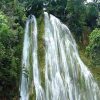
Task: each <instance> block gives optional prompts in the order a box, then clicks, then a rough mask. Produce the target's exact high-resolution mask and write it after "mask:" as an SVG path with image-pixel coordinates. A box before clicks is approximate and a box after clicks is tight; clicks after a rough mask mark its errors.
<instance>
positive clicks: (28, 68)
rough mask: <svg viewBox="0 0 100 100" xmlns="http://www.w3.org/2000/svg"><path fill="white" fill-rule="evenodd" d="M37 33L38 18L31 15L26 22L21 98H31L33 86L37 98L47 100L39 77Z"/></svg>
mask: <svg viewBox="0 0 100 100" xmlns="http://www.w3.org/2000/svg"><path fill="white" fill-rule="evenodd" d="M37 35H38V33H37V22H36V18H35V16H33V15H30V16H29V18H28V20H27V22H26V30H25V36H24V44H23V57H22V79H21V87H20V96H21V100H29V95H30V92H33V89H32V88H33V87H35V91H36V100H45V99H44V98H45V96H44V91H43V89H42V87H41V82H40V77H39V68H38V67H39V65H38V56H37V49H38V46H37Z"/></svg>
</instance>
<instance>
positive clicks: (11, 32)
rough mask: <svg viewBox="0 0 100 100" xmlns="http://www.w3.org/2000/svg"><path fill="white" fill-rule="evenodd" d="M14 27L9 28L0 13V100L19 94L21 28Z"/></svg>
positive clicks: (10, 99) (5, 18) (2, 14)
mask: <svg viewBox="0 0 100 100" xmlns="http://www.w3.org/2000/svg"><path fill="white" fill-rule="evenodd" d="M16 25H17V24H16ZM16 27H18V28H16V30H15V29H13V28H11V27H10V25H9V22H8V17H7V16H6V15H4V13H3V12H0V99H2V100H12V99H13V97H14V96H16V95H18V92H19V91H18V87H19V77H20V58H21V50H22V46H21V44H20V43H21V42H22V38H20V36H21V35H22V28H21V27H20V26H19V25H17V26H16ZM21 37H22V36H21ZM15 91H16V92H15Z"/></svg>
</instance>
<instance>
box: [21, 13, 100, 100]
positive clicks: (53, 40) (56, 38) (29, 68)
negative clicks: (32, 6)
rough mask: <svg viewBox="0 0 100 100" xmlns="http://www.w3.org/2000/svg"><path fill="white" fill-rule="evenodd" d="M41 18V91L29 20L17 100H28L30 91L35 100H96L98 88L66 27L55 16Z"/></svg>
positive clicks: (34, 27)
mask: <svg viewBox="0 0 100 100" xmlns="http://www.w3.org/2000/svg"><path fill="white" fill-rule="evenodd" d="M44 15H45V34H44V41H45V55H44V56H45V89H43V88H42V86H41V81H40V74H39V64H38V54H37V50H38V46H37V35H38V33H37V22H36V18H35V17H34V16H31V18H28V20H27V23H26V30H25V36H24V44H23V45H24V46H23V58H22V81H21V88H20V95H21V99H20V100H29V95H30V91H31V93H33V92H34V91H33V87H35V93H36V100H100V91H99V88H98V85H97V84H96V82H95V81H94V79H93V76H92V74H91V73H90V71H89V70H88V68H87V67H86V66H85V65H84V63H83V62H82V61H81V59H80V57H79V54H78V50H77V45H76V42H75V40H74V39H73V37H72V35H71V33H70V31H69V29H68V27H67V26H66V25H64V24H63V23H62V22H60V20H59V19H57V18H56V17H55V16H53V15H48V13H46V12H45V13H44ZM30 27H31V31H30ZM32 85H33V86H32Z"/></svg>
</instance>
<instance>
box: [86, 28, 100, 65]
mask: <svg viewBox="0 0 100 100" xmlns="http://www.w3.org/2000/svg"><path fill="white" fill-rule="evenodd" d="M87 53H88V54H89V56H90V58H91V60H92V62H93V63H94V64H97V65H100V29H99V28H96V29H95V30H93V31H92V32H91V34H90V36H89V45H88V46H87Z"/></svg>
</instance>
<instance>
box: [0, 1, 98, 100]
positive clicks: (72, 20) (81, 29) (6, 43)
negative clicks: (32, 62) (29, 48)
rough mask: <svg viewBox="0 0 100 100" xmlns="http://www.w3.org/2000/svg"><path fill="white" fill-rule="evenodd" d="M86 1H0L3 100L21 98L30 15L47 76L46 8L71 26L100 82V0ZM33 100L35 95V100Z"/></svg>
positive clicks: (0, 72)
mask: <svg viewBox="0 0 100 100" xmlns="http://www.w3.org/2000/svg"><path fill="white" fill-rule="evenodd" d="M85 2H86V0H56V1H55V0H1V1H0V99H1V100H18V98H19V84H20V72H21V55H22V45H23V35H24V28H25V21H26V18H27V16H28V15H29V14H34V15H35V16H36V17H37V21H38V30H39V31H38V33H39V36H38V44H39V50H38V53H39V62H40V61H41V62H40V66H41V70H40V71H41V76H43V74H44V70H43V66H44V43H43V33H44V22H43V7H45V8H46V11H47V12H49V13H51V14H53V15H55V16H56V17H58V18H59V19H61V21H62V22H64V23H65V24H66V25H68V27H69V28H70V30H71V32H72V33H73V36H74V37H75V39H76V41H77V44H78V46H79V48H81V50H80V55H81V58H82V59H83V61H84V62H85V64H86V65H88V66H89V68H90V70H92V72H93V74H94V76H95V77H96V79H97V80H99V82H100V67H98V66H100V28H99V27H100V2H99V0H94V1H93V2H91V3H85ZM43 3H45V5H44V4H43ZM85 53H87V55H86V54H85ZM42 78H43V77H42ZM43 80H44V78H43ZM43 82H44V81H42V85H43ZM99 84H100V83H99ZM33 97H34V96H33V95H32V96H31V98H33Z"/></svg>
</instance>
